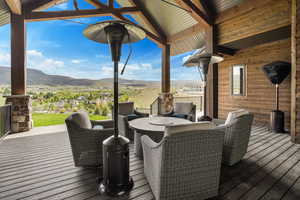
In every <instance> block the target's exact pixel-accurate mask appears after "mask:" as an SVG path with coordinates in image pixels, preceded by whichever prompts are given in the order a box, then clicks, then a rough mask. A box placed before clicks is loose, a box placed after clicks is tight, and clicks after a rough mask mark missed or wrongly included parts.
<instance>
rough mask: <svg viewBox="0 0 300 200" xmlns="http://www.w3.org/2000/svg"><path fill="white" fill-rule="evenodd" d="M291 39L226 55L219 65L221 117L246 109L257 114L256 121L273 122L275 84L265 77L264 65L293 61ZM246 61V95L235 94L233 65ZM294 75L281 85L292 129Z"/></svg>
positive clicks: (281, 92)
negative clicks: (292, 79) (231, 76)
mask: <svg viewBox="0 0 300 200" xmlns="http://www.w3.org/2000/svg"><path fill="white" fill-rule="evenodd" d="M290 49H291V41H290V39H285V40H280V41H276V42H272V43H268V44H264V45H260V46H256V47H253V48H249V49H244V50H241V51H239V52H238V53H237V54H236V55H235V56H226V57H225V60H224V61H223V62H222V63H220V64H219V73H218V77H219V83H218V95H219V96H218V99H219V103H218V107H219V113H218V114H219V118H223V119H226V117H227V114H228V112H230V111H233V110H236V109H240V108H244V109H247V110H249V111H250V112H252V113H254V115H255V120H256V121H260V122H261V121H263V122H266V123H267V122H269V119H270V111H271V110H272V109H274V106H275V87H274V85H272V84H271V83H270V81H269V80H268V79H267V78H266V77H265V75H264V73H263V71H262V70H261V67H262V66H263V65H265V64H268V63H270V62H273V61H276V60H282V61H288V62H291V51H290ZM235 64H246V65H247V70H246V82H247V83H246V93H247V95H246V96H231V92H230V87H231V83H230V72H231V66H232V65H235ZM290 82H291V80H290V76H289V77H288V78H287V79H286V80H285V81H284V82H283V83H282V84H281V85H280V109H281V110H283V111H284V112H285V119H286V128H287V129H290V127H289V124H290V109H291V107H290V106H291V89H290V88H291V84H290Z"/></svg>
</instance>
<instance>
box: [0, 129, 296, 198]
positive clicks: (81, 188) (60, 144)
mask: <svg viewBox="0 0 300 200" xmlns="http://www.w3.org/2000/svg"><path fill="white" fill-rule="evenodd" d="M297 150H298V146H297V145H295V144H292V143H291V142H290V137H289V136H288V135H286V134H284V135H283V134H273V133H270V132H269V131H267V129H266V128H265V127H262V126H261V127H259V126H257V127H254V128H253V132H252V136H251V140H250V143H249V148H248V153H247V154H246V156H245V158H244V160H243V161H242V162H240V163H239V164H237V165H236V166H233V167H223V169H222V177H221V185H220V192H219V197H217V198H215V199H227V200H235V199H249V200H255V199H264V200H267V199H269V200H271V199H272V200H277V199H283V200H293V199H295V200H299V199H300V162H299V159H298V157H297V155H296V154H297V153H296V152H297ZM130 167H131V170H130V173H131V175H132V177H133V179H134V182H135V185H134V189H133V190H132V192H131V193H130V195H129V196H126V197H123V198H122V199H132V200H151V199H154V198H153V195H152V193H151V189H150V187H149V185H148V184H147V181H146V179H145V177H144V175H143V162H142V161H140V160H138V159H137V158H136V157H135V156H134V154H133V151H132V148H131V156H130ZM96 177H97V172H95V171H94V170H91V169H82V168H75V167H74V166H73V160H72V155H71V150H70V145H69V140H68V136H67V133H65V132H61V133H53V134H45V135H38V136H28V137H19V138H13V139H9V138H8V139H5V140H3V141H2V142H1V143H0V199H1V200H13V199H29V200H35V199H55V200H58V199H99V200H104V199H112V198H108V197H103V196H99V195H98V194H97V178H96Z"/></svg>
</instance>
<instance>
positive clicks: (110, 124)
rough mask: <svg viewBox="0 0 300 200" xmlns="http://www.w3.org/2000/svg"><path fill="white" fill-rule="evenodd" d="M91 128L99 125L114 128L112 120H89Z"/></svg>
mask: <svg viewBox="0 0 300 200" xmlns="http://www.w3.org/2000/svg"><path fill="white" fill-rule="evenodd" d="M91 123H92V126H93V127H94V126H96V125H101V126H103V127H104V129H106V128H112V127H113V126H114V121H113V120H91Z"/></svg>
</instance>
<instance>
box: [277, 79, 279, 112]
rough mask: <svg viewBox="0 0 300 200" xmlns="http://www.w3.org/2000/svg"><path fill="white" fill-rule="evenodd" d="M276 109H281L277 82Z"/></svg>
mask: <svg viewBox="0 0 300 200" xmlns="http://www.w3.org/2000/svg"><path fill="white" fill-rule="evenodd" d="M276 110H279V85H278V84H276Z"/></svg>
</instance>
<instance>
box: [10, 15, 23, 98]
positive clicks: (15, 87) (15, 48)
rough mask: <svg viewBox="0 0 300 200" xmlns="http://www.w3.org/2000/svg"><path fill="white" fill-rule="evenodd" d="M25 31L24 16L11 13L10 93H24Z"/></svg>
mask: <svg viewBox="0 0 300 200" xmlns="http://www.w3.org/2000/svg"><path fill="white" fill-rule="evenodd" d="M25 37H26V33H25V23H24V17H23V16H22V15H16V14H11V94H12V95H25V94H26V66H25V60H26V56H25V51H26V40H25Z"/></svg>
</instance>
